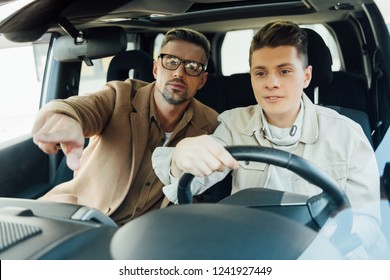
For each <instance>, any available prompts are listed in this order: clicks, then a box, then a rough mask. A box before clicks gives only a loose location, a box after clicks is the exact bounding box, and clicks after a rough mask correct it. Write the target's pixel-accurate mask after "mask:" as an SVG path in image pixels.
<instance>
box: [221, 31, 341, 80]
mask: <svg viewBox="0 0 390 280" xmlns="http://www.w3.org/2000/svg"><path fill="white" fill-rule="evenodd" d="M302 27H305V28H310V29H313V30H315V31H317V33H319V34H320V35H321V36H322V38H323V39H324V40H325V42H326V44H327V46H328V47H329V49H330V52H331V55H332V60H333V65H332V70H333V71H337V70H340V68H341V63H340V55H339V52H338V49H337V44H336V41H335V38H334V37H333V36H332V34H331V33H330V32H329V30H328V29H327V28H326V27H325V26H324V25H321V24H313V25H302ZM256 31H257V30H256V29H246V30H237V31H230V32H227V33H226V36H225V39H224V41H223V43H222V48H221V57H222V59H221V61H222V73H223V75H225V76H228V75H232V74H235V73H246V72H249V61H248V60H249V52H248V50H249V46H250V42H251V40H252V37H253V35H254V34H255V33H256Z"/></svg>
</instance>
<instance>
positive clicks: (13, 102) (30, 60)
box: [0, 35, 50, 144]
mask: <svg viewBox="0 0 390 280" xmlns="http://www.w3.org/2000/svg"><path fill="white" fill-rule="evenodd" d="M49 39H50V38H49V35H45V36H43V37H42V38H41V39H39V40H37V41H36V42H34V43H13V42H10V41H8V40H7V39H6V38H4V36H1V35H0V61H1V63H0V79H1V83H2V90H1V91H0V144H2V143H4V142H6V141H9V140H12V139H15V138H18V137H20V136H24V135H26V134H28V133H30V131H31V126H32V122H33V120H34V117H35V114H36V113H37V112H38V109H39V101H40V95H41V87H42V78H43V73H44V68H45V63H46V55H47V50H48V47H49Z"/></svg>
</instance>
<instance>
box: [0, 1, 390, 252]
mask: <svg viewBox="0 0 390 280" xmlns="http://www.w3.org/2000/svg"><path fill="white" fill-rule="evenodd" d="M2 2H4V1H0V11H1V7H2V6H1V5H2ZM5 2H7V1H5ZM10 2H12V1H10ZM273 19H286V20H292V21H295V22H297V23H299V24H300V25H301V26H302V27H303V28H305V30H306V32H307V34H308V54H309V64H310V65H312V67H313V77H312V81H311V83H310V85H309V87H308V88H307V89H305V93H306V94H307V95H308V96H309V98H310V99H311V100H312V101H313V102H314V103H315V104H318V105H321V106H326V107H329V108H332V109H334V110H336V111H337V112H339V113H340V114H342V115H345V116H347V117H349V118H351V119H352V120H354V121H356V122H357V123H359V124H360V125H361V127H362V129H363V131H364V133H365V135H366V136H367V139H368V141H369V142H370V144H371V145H372V148H373V150H374V151H376V150H378V151H379V150H381V149H382V147H383V146H384V145H387V146H386V147H387V151H390V142H389V140H386V139H389V138H390V133H389V131H388V128H389V126H390V113H389V112H390V63H389V62H390V36H389V32H388V30H387V27H386V24H385V21H384V18H383V17H382V15H381V12H380V10H379V9H378V7H377V5H376V4H375V2H374V1H373V0H364V1H361V0H353V1H347V0H339V1H336V0H329V1H322V0H253V1H249V0H209V1H207V0H159V1H153V0H132V1H131V0H119V1H103V0H84V1H70V0H57V1H50V0H38V1H33V2H32V3H29V4H27V5H25V6H23V7H22V8H20V9H19V10H17V11H16V12H15V13H12V14H11V15H10V16H8V17H7V18H5V19H2V18H1V17H0V34H1V35H2V36H4V37H5V38H6V39H7V40H9V41H12V42H15V43H21V44H22V43H27V42H36V43H39V42H40V41H41V40H42V38H46V37H44V36H49V37H48V38H49V39H48V40H47V43H48V51H47V60H46V64H45V72H44V79H43V82H42V90H41V97H40V106H43V105H44V104H46V103H47V102H49V101H51V100H53V99H64V98H67V97H70V96H73V95H81V94H85V92H82V89H81V88H82V83H86V82H87V74H83V73H88V71H95V70H93V69H97V68H98V67H102V68H104V70H103V74H102V78H101V79H100V80H98V81H95V80H92V82H91V83H93V84H94V86H98V88H99V87H101V86H103V85H104V83H105V82H110V81H113V80H126V79H128V78H132V79H140V80H144V81H148V82H152V81H154V77H153V73H152V69H153V61H154V59H155V58H156V54H157V55H158V48H159V44H160V43H161V41H159V39H158V38H161V37H160V36H161V35H163V34H164V33H165V32H166V31H167V30H169V29H171V28H173V27H178V26H185V27H189V28H193V29H196V30H198V31H200V32H203V33H204V34H205V35H206V36H207V38H208V39H209V40H210V42H211V45H212V52H211V58H210V60H209V62H208V66H207V72H208V73H209V74H208V79H207V83H206V84H205V86H204V87H203V88H202V89H201V90H199V91H198V92H197V94H196V97H195V98H196V99H198V100H199V101H201V102H203V103H204V104H206V105H208V106H210V107H212V108H213V109H215V110H216V111H217V112H218V113H221V112H223V111H225V110H229V109H233V108H237V107H243V106H249V105H253V104H256V100H255V98H254V95H253V90H252V87H251V81H250V74H249V72H248V71H241V72H240V71H239V72H234V73H229V72H228V71H226V70H225V68H226V67H227V66H226V65H227V63H230V64H231V65H232V67H233V69H234V68H235V67H234V66H235V63H236V62H235V57H234V56H229V55H224V54H223V51H222V49H223V48H224V46H225V44H226V40H227V38H228V36H229V35H230V34H231V32H237V31H244V30H245V31H248V30H249V31H250V32H252V33H251V34H252V36H253V34H254V33H253V32H255V31H256V30H257V29H258V28H259V27H261V26H262V25H263V24H264V23H266V22H268V21H270V20H273ZM318 26H320V27H322V28H325V29H326V30H327V33H326V34H327V35H326V36H331V38H332V41H334V42H335V44H336V47H335V48H333V47H332V48H331V47H330V43H329V41H330V39H329V38H328V37H324V33H323V32H320V31H321V28H319V27H318ZM224 43H225V44H224ZM236 52H237V53H238V52H240V53H245V54H247V53H248V52H249V46H248V48H245V49H240V50H236ZM335 54H337V55H335ZM245 63H246V64H248V62H247V61H245ZM335 66H337V67H335ZM237 68H238V67H237ZM83 71H84V72H83ZM99 83H100V84H99ZM15 94H17V93H15ZM335 137H337V135H335ZM386 143H388V144H386ZM87 144H88V139H86V145H87ZM379 148H381V149H379ZM239 152H242V151H239ZM266 152H267V151H266ZM253 153H258V151H253ZM259 153H260V155H259V157H260V158H261V160H263V161H264V160H267V158H268V157H269V155H268V154H267V155H262V154H261V153H262V152H259ZM270 153H271V154H272V156H273V157H275V158H276V159H277V160H275V159H274V160H273V161H272V162H271V164H280V166H288V167H289V168H291V167H290V165H289V164H290V163H288V164H286V163H285V162H284V156H285V155H284V154H280V155H273V152H270ZM245 156H247V155H246V154H245V152H244V156H243V158H245ZM305 164H306V163H305V162H301V161H300V160H298V159H297V167H296V170H295V171H294V172H302V171H300V169H302V168H304V167H305V166H306V165H305ZM0 165H1V167H2V168H1V171H0V229H1V231H2V232H4V236H5V238H2V239H1V240H0V259H299V258H301V259H310V258H313V257H314V256H317V255H316V254H315V253H313V252H316V253H317V252H318V251H321V250H322V248H324V247H326V248H330V247H334V243H332V244H331V243H330V241H328V240H326V239H325V238H323V237H322V236H321V235H320V234H318V232H319V231H320V230H321V228H322V226H323V225H324V224H325V222H326V220H327V219H328V218H329V217H331V216H333V214H334V213H335V212H336V211H341V210H340V209H344V208H345V207H346V206H345V205H348V199H346V198H345V197H343V195H342V194H339V193H338V192H337V191H334V189H333V188H332V186H331V185H332V183H328V182H327V179H326V178H324V179H320V180H319V181H320V184H322V185H324V186H321V187H322V188H323V190H324V193H323V195H322V196H320V197H316V198H314V199H310V198H308V197H305V196H298V195H296V196H295V195H292V194H286V193H279V192H267V193H260V191H259V192H257V193H252V192H247V193H239V196H238V195H237V196H229V194H230V188H231V177H230V176H228V177H227V178H226V180H224V181H222V182H221V183H219V184H216V185H215V186H214V187H212V188H210V189H209V190H208V191H207V192H206V193H205V195H204V196H203V199H204V201H203V202H204V203H196V204H195V203H194V204H191V203H190V202H191V201H192V197H187V198H185V199H184V200H187V202H186V203H189V205H182V206H183V207H182V208H179V207H176V206H173V207H168V208H166V209H161V211H160V210H159V211H154V212H152V213H150V214H147V215H145V216H144V217H140V218H139V219H136V220H134V221H132V222H130V223H129V224H127V225H125V226H123V227H121V228H118V226H117V225H116V224H115V223H114V222H113V221H112V220H111V219H110V218H109V217H107V216H106V215H104V214H103V213H101V212H100V211H98V210H95V209H92V208H89V207H86V206H82V205H71V204H61V203H49V202H43V201H39V200H37V198H39V197H40V196H42V195H43V194H44V193H46V192H47V191H48V190H50V189H51V188H53V187H54V186H56V185H58V184H60V183H61V182H65V181H68V180H71V179H72V177H73V172H72V171H71V170H70V169H69V168H68V167H67V165H66V157H65V156H64V154H63V153H62V152H59V153H58V154H57V155H50V156H49V155H46V154H44V153H43V152H42V151H41V150H40V149H39V148H38V147H37V146H36V145H35V144H34V143H33V142H32V139H31V136H28V137H24V138H21V139H18V140H17V141H13V142H12V143H11V144H8V145H3V146H2V145H1V143H0ZM379 166H380V174H381V186H380V188H381V198H382V199H383V207H382V208H383V209H382V211H383V217H384V219H383V221H382V223H383V226H382V227H383V231H384V232H385V234H386V237H388V241H389V242H390V215H389V213H390V210H389V205H390V204H389V201H390V179H389V177H390V157H389V156H387V157H386V161H385V162H383V163H381V164H380V165H379ZM286 168H287V167H286ZM307 170H310V171H312V172H313V174H315V175H313V176H322V175H320V174H319V173H318V172H317V170H316V168H315V167H312V166H311V165H308V166H307ZM302 176H305V175H302ZM321 178H322V177H321ZM307 179H308V180H309V181H310V180H311V176H308V178H307ZM187 180H191V179H188V178H187ZM183 181H184V180H183ZM316 182H318V181H316ZM184 184H188V182H187V183H184ZM329 185H330V187H329ZM336 189H337V188H336ZM263 192H264V190H263ZM187 195H188V193H187ZM267 196H269V197H271V196H272V197H273V199H272V200H270V201H263V199H261V197H267ZM335 201H336V202H335ZM183 204H184V202H183ZM282 205H283V206H282ZM180 206H181V205H180ZM183 213H186V214H187V216H185V215H183ZM210 213H215V215H210ZM259 213H261V215H260V214H259ZM341 213H343V214H342V215H341V216H340V218H339V219H336V222H337V223H338V224H339V225H343V226H340V228H343V231H344V232H343V233H341V234H340V235H341V237H340V239H338V240H337V241H335V242H336V243H337V244H338V245H340V244H341V243H344V244H343V245H344V246H341V247H342V249H340V247H339V248H338V249H339V251H337V250H332V249H329V251H327V254H329V255H326V256H325V258H326V257H327V258H329V259H333V258H335V259H338V258H342V256H341V253H342V254H344V253H346V252H348V250H351V248H353V247H354V246H355V245H356V243H355V241H356V240H355V239H351V240H350V242H345V240H346V239H345V236H346V235H348V232H349V231H350V226H351V225H350V222H351V219H352V218H351V213H350V212H349V211H341ZM226 217H229V219H230V221H229V223H228V224H226ZM270 221H272V222H270ZM194 223H195V224H196V223H198V224H203V227H199V228H196V229H194V228H193V226H192V225H193V224H194ZM265 223H266V224H268V225H269V226H268V227H267V230H262V231H261V232H260V231H259V229H260V228H263V227H264V224H265ZM151 224H153V225H156V226H158V228H159V230H158V231H153V232H150V231H148V230H147V229H148V228H149V227H150V225H151ZM167 225H169V226H167ZM189 228H191V229H192V230H193V231H194V232H193V233H192V234H194V233H196V234H197V235H199V236H201V238H203V239H202V242H201V246H199V242H197V239H196V238H195V237H194V236H193V235H190V233H189V230H188V229H189ZM205 228H207V229H208V230H209V231H214V232H215V235H209V236H204V235H203V232H204V231H205ZM281 228H284V229H285V230H280V229H281ZM172 229H175V231H177V232H183V234H178V235H180V236H177V238H175V239H171V238H168V236H170V235H171V234H172ZM238 229H240V230H238ZM275 231H277V232H278V234H272V233H273V232H275ZM226 232H229V234H226ZM2 235H3V234H2ZM129 235H134V236H136V237H137V238H133V240H136V242H132V241H129V242H125V243H126V245H125V246H124V245H123V244H124V240H127V237H128V236H129ZM221 235H224V236H225V240H224V242H217V241H218V240H219V238H220V236H221ZM242 236H246V238H245V240H246V241H245V242H243V241H242V239H243V238H242ZM291 236H296V237H297V238H296V242H295V243H294V245H290V238H291ZM140 239H143V243H140V242H139V240H140ZM238 239H239V240H240V242H239V243H240V246H241V247H240V248H242V249H241V250H237V249H235V248H236V247H235V246H236V245H235V244H236V243H237V240H238ZM336 239H337V238H336ZM171 240H172V242H171ZM188 240H191V242H188ZM340 240H343V241H340ZM96 244H102V246H95V245H96ZM146 244H147V246H146ZM176 244H186V246H187V247H185V246H184V245H183V246H181V245H180V246H176ZM227 244H228V245H227ZM253 244H260V245H259V246H253ZM140 246H144V247H145V246H146V247H147V249H143V250H140ZM172 248H174V249H172ZM327 250H328V249H327ZM340 251H341V253H340ZM389 252H390V251H389ZM384 258H386V259H390V253H389V255H388V256H387V255H386V256H384Z"/></svg>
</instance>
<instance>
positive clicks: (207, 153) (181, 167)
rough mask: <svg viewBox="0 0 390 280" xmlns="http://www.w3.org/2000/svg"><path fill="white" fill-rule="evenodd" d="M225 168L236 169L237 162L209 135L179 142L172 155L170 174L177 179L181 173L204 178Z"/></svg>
mask: <svg viewBox="0 0 390 280" xmlns="http://www.w3.org/2000/svg"><path fill="white" fill-rule="evenodd" d="M225 167H228V168H230V169H237V168H238V167H239V164H238V162H237V161H236V160H235V159H234V158H233V157H232V156H231V155H230V153H229V152H228V151H227V150H226V149H225V148H224V147H223V146H222V145H221V144H220V143H218V142H217V141H216V140H214V139H213V138H212V137H211V136H209V135H202V136H197V137H190V138H185V139H183V140H181V141H180V142H179V143H178V144H177V145H176V148H175V151H174V153H173V155H172V162H171V173H172V175H173V176H175V177H179V176H180V175H181V174H182V173H183V172H184V173H191V174H193V175H195V176H198V177H204V176H208V175H210V174H212V173H213V172H215V171H223V170H224V169H225Z"/></svg>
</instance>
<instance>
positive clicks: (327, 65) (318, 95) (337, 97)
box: [304, 28, 373, 146]
mask: <svg viewBox="0 0 390 280" xmlns="http://www.w3.org/2000/svg"><path fill="white" fill-rule="evenodd" d="M304 29H305V31H306V32H307V34H308V46H307V49H308V61H309V65H311V66H312V67H313V72H312V80H311V82H310V85H309V86H308V87H307V89H305V93H306V95H307V96H308V97H309V98H310V99H311V100H312V101H313V102H314V103H315V104H319V105H323V106H326V107H329V108H331V109H334V110H336V111H337V112H338V113H340V114H342V115H345V116H347V117H349V118H350V119H352V120H354V121H355V122H357V123H359V124H360V125H361V127H362V129H363V131H364V133H365V135H366V136H367V139H368V141H369V142H370V144H371V146H373V140H372V136H371V126H370V121H369V117H368V114H367V113H368V100H367V94H368V89H367V85H366V84H365V81H364V79H363V77H361V76H359V75H356V74H352V73H348V72H343V71H337V72H332V56H331V54H330V51H329V48H328V47H327V45H326V44H325V42H324V40H323V39H322V37H321V36H320V35H319V34H318V33H317V32H316V31H314V30H312V29H307V28H304ZM352 93H353V95H352Z"/></svg>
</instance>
